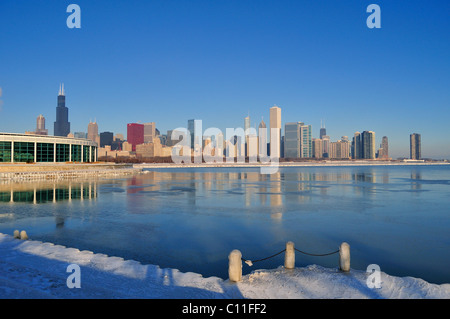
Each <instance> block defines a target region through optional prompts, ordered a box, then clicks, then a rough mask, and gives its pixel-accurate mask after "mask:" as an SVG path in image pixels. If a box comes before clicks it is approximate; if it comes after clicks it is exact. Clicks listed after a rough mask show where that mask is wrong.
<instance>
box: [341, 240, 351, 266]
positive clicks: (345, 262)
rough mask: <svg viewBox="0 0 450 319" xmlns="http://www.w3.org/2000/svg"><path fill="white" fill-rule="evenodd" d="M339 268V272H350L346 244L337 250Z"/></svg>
mask: <svg viewBox="0 0 450 319" xmlns="http://www.w3.org/2000/svg"><path fill="white" fill-rule="evenodd" d="M339 268H340V269H341V271H344V272H348V271H350V245H349V244H347V243H346V242H343V243H342V244H341V247H340V248H339Z"/></svg>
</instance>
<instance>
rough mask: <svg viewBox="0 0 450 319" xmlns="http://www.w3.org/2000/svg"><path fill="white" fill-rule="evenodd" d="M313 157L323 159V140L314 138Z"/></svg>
mask: <svg viewBox="0 0 450 319" xmlns="http://www.w3.org/2000/svg"><path fill="white" fill-rule="evenodd" d="M312 157H314V158H322V157H323V139H322V138H313V139H312Z"/></svg>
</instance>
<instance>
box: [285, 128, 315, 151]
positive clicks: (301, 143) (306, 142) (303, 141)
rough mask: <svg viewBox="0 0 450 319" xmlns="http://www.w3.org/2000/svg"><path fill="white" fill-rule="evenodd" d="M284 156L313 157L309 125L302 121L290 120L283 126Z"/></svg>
mask: <svg viewBox="0 0 450 319" xmlns="http://www.w3.org/2000/svg"><path fill="white" fill-rule="evenodd" d="M284 157H285V158H310V157H313V151H312V138H311V125H305V124H304V123H303V122H290V123H286V124H285V126H284Z"/></svg>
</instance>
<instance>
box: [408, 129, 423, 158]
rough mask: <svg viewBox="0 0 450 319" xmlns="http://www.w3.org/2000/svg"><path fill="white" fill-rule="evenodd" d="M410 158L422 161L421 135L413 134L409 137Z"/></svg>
mask: <svg viewBox="0 0 450 319" xmlns="http://www.w3.org/2000/svg"><path fill="white" fill-rule="evenodd" d="M409 158H410V159H413V160H420V159H422V145H421V136H420V134H417V133H413V134H411V135H410V136H409Z"/></svg>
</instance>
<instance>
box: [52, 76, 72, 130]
mask: <svg viewBox="0 0 450 319" xmlns="http://www.w3.org/2000/svg"><path fill="white" fill-rule="evenodd" d="M69 133H70V122H69V109H68V108H67V107H66V96H65V95H64V84H63V85H62V86H61V85H60V86H59V93H58V106H57V107H56V122H55V125H54V131H53V135H54V136H67V135H69Z"/></svg>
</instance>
